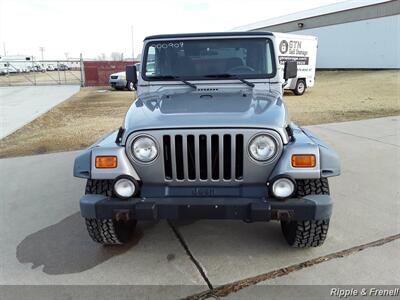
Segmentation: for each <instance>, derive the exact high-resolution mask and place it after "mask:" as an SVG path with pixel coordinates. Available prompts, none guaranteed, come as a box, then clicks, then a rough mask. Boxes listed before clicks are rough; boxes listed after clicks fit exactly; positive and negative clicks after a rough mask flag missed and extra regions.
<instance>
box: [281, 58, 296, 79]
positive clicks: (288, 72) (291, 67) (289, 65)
mask: <svg viewBox="0 0 400 300" xmlns="http://www.w3.org/2000/svg"><path fill="white" fill-rule="evenodd" d="M296 77H297V62H296V61H292V60H289V61H286V62H285V67H284V68H283V79H285V80H288V79H289V78H296Z"/></svg>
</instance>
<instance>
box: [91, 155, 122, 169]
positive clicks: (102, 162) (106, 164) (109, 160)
mask: <svg viewBox="0 0 400 300" xmlns="http://www.w3.org/2000/svg"><path fill="white" fill-rule="evenodd" d="M116 167H117V157H116V156H96V168H97V169H113V168H116Z"/></svg>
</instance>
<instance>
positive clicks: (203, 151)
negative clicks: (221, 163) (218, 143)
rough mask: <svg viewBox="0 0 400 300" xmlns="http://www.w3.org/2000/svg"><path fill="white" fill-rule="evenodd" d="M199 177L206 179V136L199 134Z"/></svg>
mask: <svg viewBox="0 0 400 300" xmlns="http://www.w3.org/2000/svg"><path fill="white" fill-rule="evenodd" d="M199 156H200V179H203V180H205V179H207V136H206V135H204V134H201V135H199Z"/></svg>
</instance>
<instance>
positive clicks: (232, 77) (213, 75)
mask: <svg viewBox="0 0 400 300" xmlns="http://www.w3.org/2000/svg"><path fill="white" fill-rule="evenodd" d="M204 77H207V78H229V79H237V80H240V81H241V82H243V83H244V84H247V85H248V86H249V87H254V86H255V85H254V83H252V82H250V81H247V80H246V79H244V78H242V77H240V76H238V75H234V74H228V73H226V74H209V75H205V76H204Z"/></svg>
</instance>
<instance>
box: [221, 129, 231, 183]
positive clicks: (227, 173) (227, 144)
mask: <svg viewBox="0 0 400 300" xmlns="http://www.w3.org/2000/svg"><path fill="white" fill-rule="evenodd" d="M231 150H232V149H231V136H230V135H229V134H225V135H224V158H223V160H224V179H231V171H232V170H231V159H232V155H231Z"/></svg>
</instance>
